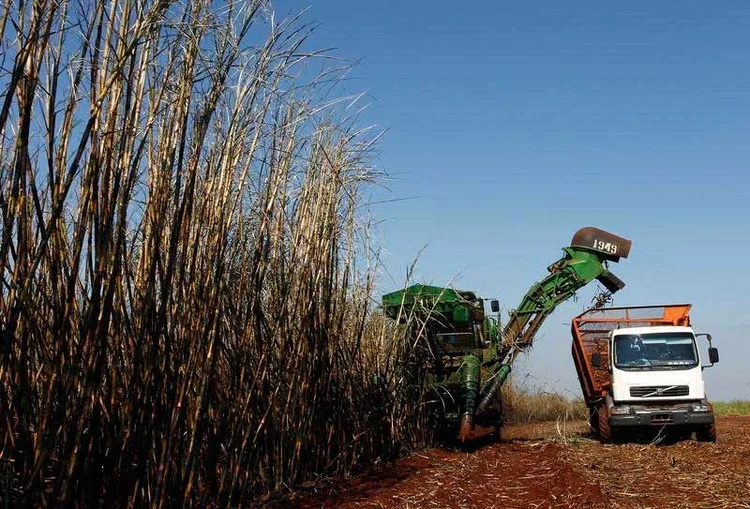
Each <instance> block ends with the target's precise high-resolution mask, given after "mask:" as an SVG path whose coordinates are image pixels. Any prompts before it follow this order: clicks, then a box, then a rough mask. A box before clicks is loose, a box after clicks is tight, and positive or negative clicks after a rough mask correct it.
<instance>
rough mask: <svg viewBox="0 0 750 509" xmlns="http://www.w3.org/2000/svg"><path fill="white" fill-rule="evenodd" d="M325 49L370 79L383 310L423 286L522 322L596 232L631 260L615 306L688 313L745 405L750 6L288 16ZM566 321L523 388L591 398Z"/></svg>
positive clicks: (473, 6)
mask: <svg viewBox="0 0 750 509" xmlns="http://www.w3.org/2000/svg"><path fill="white" fill-rule="evenodd" d="M307 6H309V7H310V11H309V13H308V15H307V18H308V19H310V20H315V21H317V22H319V23H320V26H319V27H318V28H317V29H316V31H315V35H314V37H313V45H314V46H317V47H335V48H337V50H336V53H337V54H339V55H342V56H344V57H346V58H348V59H351V60H358V59H362V62H361V64H360V65H359V66H358V67H357V68H356V70H355V71H354V73H353V77H354V78H355V79H354V80H352V81H351V82H350V83H349V84H348V85H347V87H348V88H350V89H351V90H363V91H366V92H367V94H368V95H367V97H368V100H369V102H370V108H369V109H368V111H367V112H366V114H365V119H364V120H365V121H368V122H369V121H374V122H377V124H378V126H379V127H380V128H383V129H388V132H387V134H386V136H385V137H384V138H383V140H382V143H381V144H380V155H379V156H378V158H377V160H376V163H377V165H378V166H379V167H380V168H382V169H383V170H384V171H386V172H388V174H389V175H390V180H389V182H388V183H387V185H388V187H389V189H390V191H388V192H385V191H377V192H375V193H374V194H373V199H374V200H379V199H383V198H386V199H400V198H410V199H408V200H403V201H397V202H392V203H383V204H380V205H376V206H374V207H373V213H374V214H375V216H377V217H378V218H379V219H383V220H384V222H383V223H381V226H380V231H379V232H378V236H379V239H380V241H381V243H382V245H383V247H384V255H383V260H384V263H385V266H386V268H387V272H388V274H390V275H391V276H392V277H393V279H390V276H389V275H388V274H386V273H384V274H383V276H382V278H381V282H380V284H381V286H382V290H383V292H386V291H390V290H392V289H393V288H395V287H397V286H398V285H400V284H402V283H403V274H404V273H405V270H406V267H407V265H409V264H410V263H411V261H412V260H413V259H414V257H415V256H416V254H417V253H418V252H419V250H420V249H421V248H423V247H425V246H426V249H425V250H424V252H423V254H422V256H421V258H420V260H419V264H418V278H419V280H420V281H422V282H427V283H433V284H445V283H447V282H448V281H450V280H451V279H452V278H454V277H456V286H457V287H460V288H464V289H474V290H477V291H479V292H480V293H481V294H482V295H484V296H488V297H489V296H496V297H498V298H499V299H500V300H501V303H502V304H503V306H504V307H506V308H513V307H515V305H516V303H517V302H518V301H519V300H520V298H521V297H522V295H523V294H524V293H525V292H526V290H527V288H528V287H529V285H530V284H531V283H532V282H533V281H535V280H537V279H540V278H541V277H543V276H544V275H545V268H546V266H547V265H548V264H549V263H551V262H553V261H554V260H556V259H557V258H558V257H559V255H560V251H559V249H560V248H561V247H563V246H565V245H567V243H568V242H569V240H570V237H571V236H572V234H573V232H575V231H576V230H577V229H578V228H580V227H582V226H589V225H590V226H597V227H600V228H603V229H606V230H610V231H612V232H613V233H616V234H619V235H622V236H625V237H628V238H630V239H632V240H633V250H632V254H631V259H629V260H625V261H624V262H623V263H621V264H620V265H619V266H616V267H615V268H614V272H615V273H616V274H618V275H619V276H620V277H621V278H622V279H623V280H625V281H626V282H627V284H628V286H627V287H626V288H625V290H623V291H622V292H621V293H620V294H618V295H617V296H616V301H615V302H616V304H618V305H637V304H658V303H665V302H690V303H693V304H694V309H693V313H692V317H693V323H694V325H695V327H696V329H699V330H700V331H708V332H711V333H713V335H714V338H715V346H717V347H719V349H720V352H721V354H722V360H721V363H720V364H719V365H717V366H716V367H714V368H713V369H711V370H708V371H707V372H706V377H707V387H708V391H709V396H713V398H714V399H731V398H734V397H737V398H745V399H747V398H750V370H749V369H748V368H747V367H746V366H747V360H748V359H749V358H750V333H748V329H750V296H749V295H750V294H749V291H750V269H748V266H747V262H746V260H747V258H748V256H747V255H748V253H750V235H749V234H750V227H749V226H748V224H749V221H750V191H748V184H749V183H750V182H749V181H750V178H749V177H748V165H749V163H750V144H749V143H748V141H750V3H748V2H744V1H743V2H637V1H636V2H633V1H631V2H622V3H603V2H515V3H509V2H494V1H477V2H464V3H459V2H441V1H427V0H424V1H408V2H406V1H404V2H386V1H383V2H361V1H351V2H341V1H336V2H334V1H320V2H312V3H311V2H309V1H308V2H292V1H289V2H278V3H277V5H276V9H277V11H278V12H279V14H281V15H284V14H288V13H291V12H294V11H297V10H299V9H300V8H304V7H307ZM592 293H593V288H588V289H586V290H584V291H582V292H581V295H580V298H579V299H578V301H577V302H569V303H567V304H566V305H564V306H561V307H560V308H559V309H558V310H557V311H556V312H555V314H554V315H552V317H551V318H550V319H549V320H548V321H547V323H546V324H545V326H544V327H543V329H542V331H541V333H540V335H539V336H538V342H537V345H536V347H535V348H534V350H533V352H532V353H531V354H530V355H529V356H528V357H527V358H525V359H524V360H523V362H522V365H521V366H517V369H516V372H517V377H518V379H519V380H525V382H526V383H527V384H528V385H530V386H535V387H540V388H542V389H544V390H556V389H557V390H559V389H562V390H567V391H570V393H571V394H573V395H578V394H579V391H580V389H579V388H578V385H577V381H576V378H575V372H574V369H573V364H572V361H571V359H570V354H569V348H570V335H569V326H568V325H567V324H568V323H569V322H570V319H571V318H572V317H573V316H574V315H576V314H578V313H579V312H580V311H582V310H583V309H584V308H585V307H586V304H587V303H588V302H589V300H590V298H591V295H592Z"/></svg>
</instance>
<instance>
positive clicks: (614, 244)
mask: <svg viewBox="0 0 750 509" xmlns="http://www.w3.org/2000/svg"><path fill="white" fill-rule="evenodd" d="M630 248H631V241H630V240H627V239H625V238H623V237H619V236H617V235H614V234H612V233H609V232H606V231H604V230H600V229H598V228H593V227H587V228H581V229H580V230H578V231H577V232H576V233H575V234H574V235H573V238H572V240H571V242H570V245H569V246H568V247H565V248H563V256H562V258H560V259H559V260H557V261H556V262H554V263H553V264H551V265H550V266H549V267H547V271H548V272H549V274H548V275H547V276H546V277H545V278H544V279H542V280H541V281H538V282H536V283H534V284H533V285H532V286H531V288H530V289H529V290H528V292H527V293H526V295H525V296H524V297H523V299H521V302H520V303H519V305H518V307H517V308H515V309H513V310H511V311H510V316H509V319H508V321H507V323H506V324H504V325H503V324H501V321H500V315H499V303H498V301H497V300H496V299H483V298H481V297H479V296H477V295H476V293H475V292H472V291H461V290H456V289H453V288H444V287H438V286H431V285H422V284H416V285H412V286H410V287H408V288H404V289H402V290H398V291H395V292H391V293H388V294H386V295H383V297H382V307H383V310H384V313H385V315H386V316H387V317H389V318H392V319H394V320H396V321H397V322H398V323H399V325H400V326H402V327H406V328H407V331H406V337H407V339H408V341H409V344H410V345H417V346H419V347H421V355H417V356H415V359H416V361H415V362H416V363H419V364H420V365H419V366H414V369H413V370H412V372H413V373H423V372H424V373H425V375H424V376H421V375H420V377H421V379H420V380H418V383H424V384H426V386H427V388H428V390H429V391H430V392H431V393H432V394H433V396H434V397H432V398H431V399H430V400H429V401H430V402H431V404H432V408H433V410H434V414H436V415H437V419H436V421H438V425H439V426H440V427H441V428H445V427H448V428H450V427H453V426H455V425H456V424H457V426H458V433H457V436H458V438H459V439H460V440H461V441H465V440H466V439H468V438H469V437H470V435H471V434H472V430H473V428H474V425H475V423H480V424H483V425H485V426H488V425H492V426H495V427H498V426H500V424H501V423H502V417H501V408H500V394H499V391H500V387H501V386H502V384H503V383H504V382H505V380H506V378H507V377H508V375H509V374H510V371H511V365H512V363H513V361H514V360H515V359H516V357H517V356H518V355H519V354H520V353H522V352H523V351H525V350H526V349H527V348H529V347H530V346H531V345H532V344H533V341H534V338H535V336H536V333H537V332H538V331H539V329H540V328H541V326H542V324H543V323H544V321H545V320H546V319H547V317H548V316H549V315H550V314H551V313H552V312H553V311H554V309H555V308H556V307H557V306H558V305H559V304H561V303H562V302H564V301H566V300H567V299H569V298H571V297H572V296H573V295H575V293H576V292H577V291H578V290H579V289H580V288H582V287H584V286H586V285H587V284H589V283H591V282H592V281H595V280H596V281H599V282H600V283H601V284H602V285H603V286H604V287H605V289H606V292H607V293H608V294H610V295H611V294H612V293H614V292H617V291H618V290H620V289H622V288H623V287H624V286H625V283H623V282H622V281H621V280H620V279H619V278H618V277H617V276H615V275H614V274H613V273H612V272H611V271H610V270H609V263H610V262H618V261H620V259H621V258H627V257H628V254H629V252H630ZM485 301H489V304H490V308H491V312H492V313H495V315H489V314H487V313H486V311H485V304H484V303H485ZM454 429H455V428H454Z"/></svg>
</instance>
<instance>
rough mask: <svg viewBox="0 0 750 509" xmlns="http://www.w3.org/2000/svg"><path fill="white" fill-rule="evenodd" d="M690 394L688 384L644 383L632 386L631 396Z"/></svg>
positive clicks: (655, 396) (649, 396) (652, 396)
mask: <svg viewBox="0 0 750 509" xmlns="http://www.w3.org/2000/svg"><path fill="white" fill-rule="evenodd" d="M688 394H690V387H688V386H687V385H644V386H641V387H631V388H630V396H631V397H633V398H660V397H665V396H687V395H688Z"/></svg>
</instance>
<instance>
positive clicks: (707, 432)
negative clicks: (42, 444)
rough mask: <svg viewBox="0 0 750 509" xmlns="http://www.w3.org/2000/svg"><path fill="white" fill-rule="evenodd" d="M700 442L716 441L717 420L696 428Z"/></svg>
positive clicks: (696, 434)
mask: <svg viewBox="0 0 750 509" xmlns="http://www.w3.org/2000/svg"><path fill="white" fill-rule="evenodd" d="M695 438H696V439H697V440H698V442H716V421H714V422H712V423H711V424H706V425H705V426H701V427H699V428H698V429H696V430H695Z"/></svg>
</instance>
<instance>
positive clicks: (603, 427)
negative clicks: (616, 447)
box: [599, 404, 612, 444]
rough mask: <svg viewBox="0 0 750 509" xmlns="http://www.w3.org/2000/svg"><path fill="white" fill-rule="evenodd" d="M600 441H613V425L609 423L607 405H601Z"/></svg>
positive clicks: (604, 442) (607, 442)
mask: <svg viewBox="0 0 750 509" xmlns="http://www.w3.org/2000/svg"><path fill="white" fill-rule="evenodd" d="M599 441H600V442H601V443H603V444H611V443H612V427H611V426H610V425H609V410H608V409H607V405H606V404H603V405H599Z"/></svg>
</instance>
